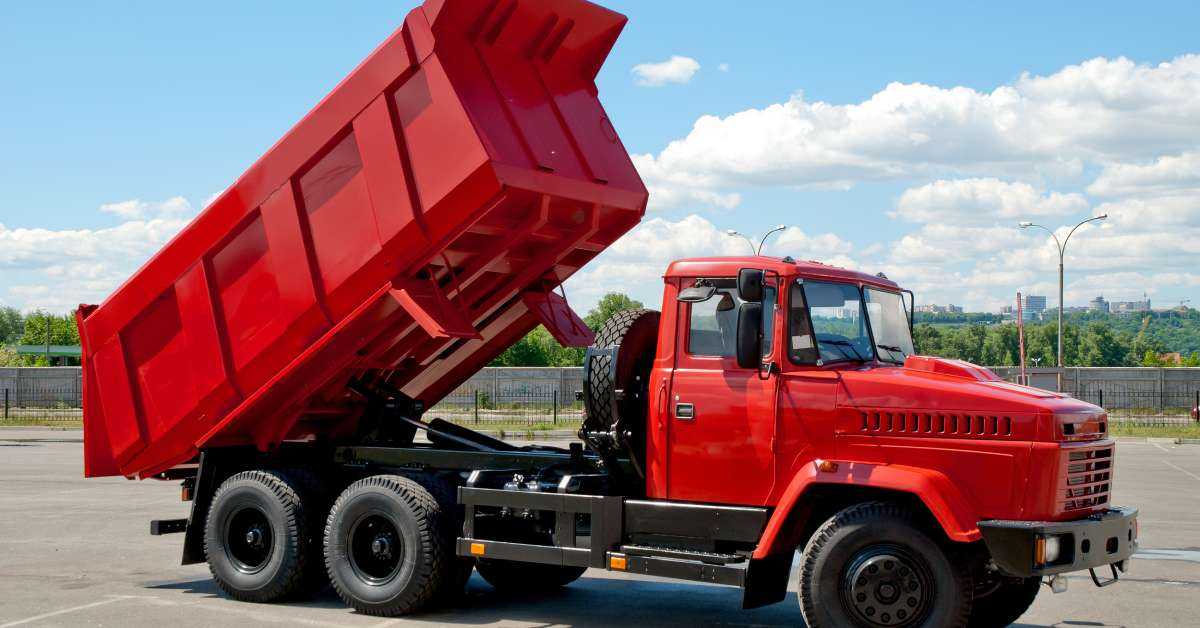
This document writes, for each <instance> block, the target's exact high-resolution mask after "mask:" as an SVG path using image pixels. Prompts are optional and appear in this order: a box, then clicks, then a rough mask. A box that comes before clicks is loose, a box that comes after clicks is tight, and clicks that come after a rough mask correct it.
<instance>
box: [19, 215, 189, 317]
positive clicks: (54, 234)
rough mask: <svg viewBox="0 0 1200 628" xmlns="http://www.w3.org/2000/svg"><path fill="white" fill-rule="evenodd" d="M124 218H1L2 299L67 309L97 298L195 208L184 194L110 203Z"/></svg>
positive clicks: (27, 305) (28, 305)
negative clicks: (61, 224)
mask: <svg viewBox="0 0 1200 628" xmlns="http://www.w3.org/2000/svg"><path fill="white" fill-rule="evenodd" d="M100 211H102V212H104V213H109V214H113V215H116V216H119V217H122V218H125V219H126V220H124V221H123V222H121V223H119V224H117V225H115V226H112V227H105V228H100V229H62V230H55V229H38V228H32V229H31V228H8V227H6V226H5V225H3V224H0V271H3V274H4V276H5V278H6V281H5V285H0V300H3V301H7V302H9V303H12V304H14V305H16V306H18V307H20V308H22V309H33V308H46V309H51V310H56V311H66V310H69V309H71V308H74V307H75V306H76V305H78V304H79V303H81V302H88V303H98V302H100V301H101V300H103V299H104V298H105V297H106V296H107V295H108V294H109V293H110V292H111V291H112V290H113V289H115V288H116V287H117V286H118V285H120V283H121V282H122V281H124V280H125V279H126V278H128V276H129V275H130V274H132V273H133V271H134V270H136V269H137V267H138V266H140V265H141V264H142V263H144V262H145V261H146V260H147V259H149V258H150V256H151V255H153V254H154V253H155V252H157V251H158V250H159V249H160V248H161V247H162V246H163V245H164V244H166V242H167V241H168V240H169V239H170V238H171V237H172V236H174V235H175V234H176V233H178V232H179V230H180V229H182V228H183V226H184V225H186V224H187V222H188V220H189V219H190V218H191V216H192V215H193V214H194V213H195V212H194V210H193V209H192V206H191V204H190V203H189V202H188V201H187V200H186V199H184V198H182V197H175V198H171V199H167V200H166V201H162V202H157V203H147V202H143V201H138V200H133V201H123V202H120V203H109V204H105V205H103V206H102V207H101V208H100Z"/></svg>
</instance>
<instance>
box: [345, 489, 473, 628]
mask: <svg viewBox="0 0 1200 628" xmlns="http://www.w3.org/2000/svg"><path fill="white" fill-rule="evenodd" d="M446 517H447V514H446V513H445V512H444V511H443V510H442V507H441V505H440V504H439V503H438V501H437V500H436V499H434V497H433V495H431V494H430V493H429V491H427V490H426V489H425V488H424V487H422V486H421V485H420V484H418V483H416V482H414V481H412V480H410V479H408V478H404V477H401V476H397V475H376V476H372V477H369V478H365V479H362V480H359V481H357V482H355V483H353V484H351V485H350V486H349V487H348V488H346V490H345V491H343V492H342V494H341V496H340V497H338V499H337V502H335V503H334V505H333V508H332V510H331V511H330V513H329V519H328V522H327V523H326V525H325V566H326V568H327V569H328V571H329V579H330V581H331V582H332V583H333V587H334V589H336V590H337V592H338V595H340V596H341V597H342V599H343V600H345V602H346V603H347V604H349V605H350V606H351V607H353V608H354V609H355V610H357V611H359V612H360V613H366V614H368V615H384V616H395V615H405V614H408V613H413V612H416V611H419V610H421V609H423V608H425V607H427V606H428V605H429V604H430V603H431V602H432V601H434V600H435V599H436V598H437V597H438V595H439V593H440V592H441V590H442V588H443V587H444V586H446V585H447V584H449V583H450V581H451V580H452V579H453V577H454V562H453V560H452V559H453V558H454V557H453V546H452V545H448V544H447V543H446V542H445V538H446V537H445V535H444V534H443V532H442V531H443V529H444V528H443V526H444V525H446V523H447V521H446Z"/></svg>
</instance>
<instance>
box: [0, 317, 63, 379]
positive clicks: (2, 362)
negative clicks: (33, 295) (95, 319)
mask: <svg viewBox="0 0 1200 628" xmlns="http://www.w3.org/2000/svg"><path fill="white" fill-rule="evenodd" d="M47 330H49V335H50V344H52V345H69V346H73V345H78V344H79V330H78V328H76V326H75V315H74V314H51V313H49V312H43V311H41V310H38V311H34V312H31V313H29V314H22V313H21V312H20V310H18V309H16V308H13V307H0V367H3V366H48V365H47V364H46V356H44V355H37V356H32V355H24V356H22V355H17V353H16V351H13V350H12V348H11V347H6V346H4V345H36V346H42V345H45V344H46V334H47ZM69 362H70V363H72V364H78V362H79V361H78V360H77V359H74V358H72V359H70V360H69Z"/></svg>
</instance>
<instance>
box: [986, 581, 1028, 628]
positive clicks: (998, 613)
mask: <svg viewBox="0 0 1200 628" xmlns="http://www.w3.org/2000/svg"><path fill="white" fill-rule="evenodd" d="M1041 588H1042V579H1041V578H1000V579H998V581H997V582H995V583H993V586H992V587H991V588H990V590H988V591H987V592H986V593H984V594H982V595H979V594H977V595H976V596H975V603H974V604H973V605H972V608H971V623H970V627H971V628H1001V627H1002V626H1008V625H1010V624H1012V623H1013V622H1015V621H1017V619H1019V618H1020V617H1021V615H1024V614H1025V611H1028V610H1029V607H1030V606H1033V601H1034V599H1036V598H1037V594H1038V591H1040V590H1041Z"/></svg>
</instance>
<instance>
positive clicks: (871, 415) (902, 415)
mask: <svg viewBox="0 0 1200 628" xmlns="http://www.w3.org/2000/svg"><path fill="white" fill-rule="evenodd" d="M859 420H860V421H859V429H860V431H862V432H866V433H868V434H883V435H893V436H901V435H905V436H926V435H927V436H965V437H977V438H979V437H985V438H986V437H991V438H996V437H1001V438H1003V437H1009V436H1012V435H1013V420H1012V417H1009V416H996V415H979V414H946V413H941V412H933V413H928V412H882V411H880V412H860V413H859Z"/></svg>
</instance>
